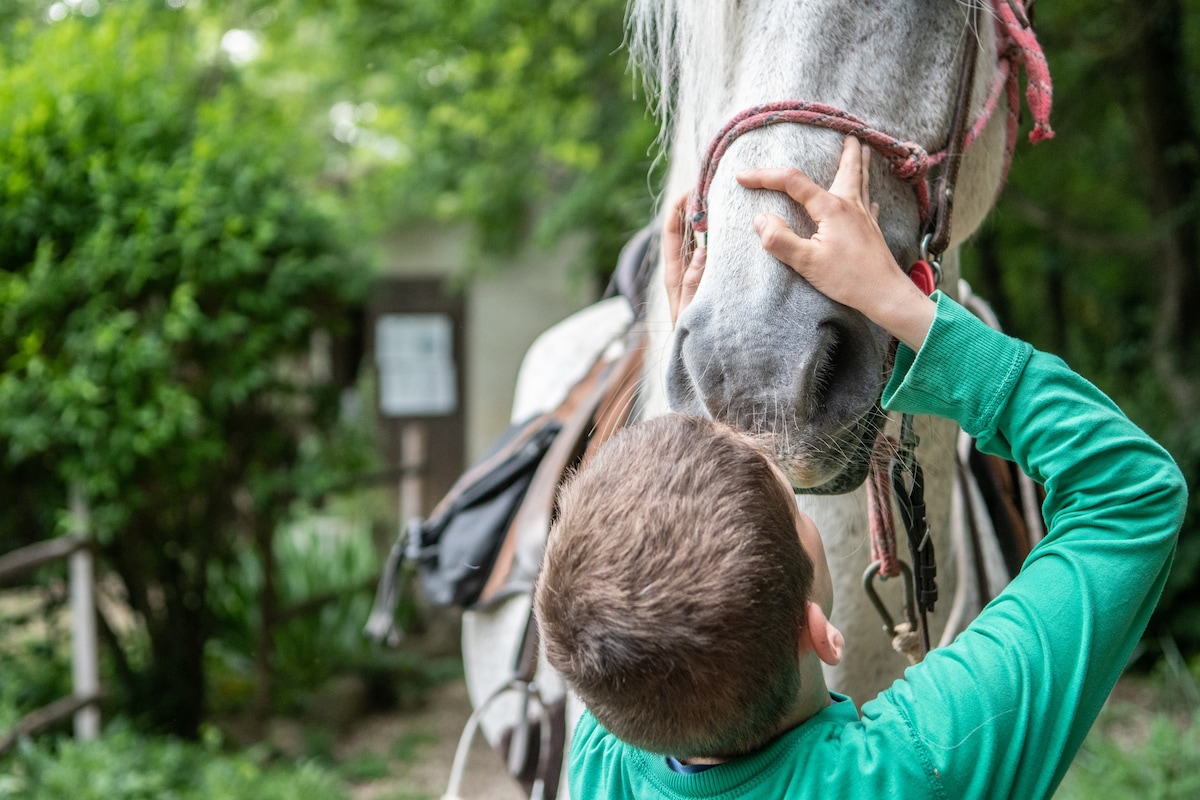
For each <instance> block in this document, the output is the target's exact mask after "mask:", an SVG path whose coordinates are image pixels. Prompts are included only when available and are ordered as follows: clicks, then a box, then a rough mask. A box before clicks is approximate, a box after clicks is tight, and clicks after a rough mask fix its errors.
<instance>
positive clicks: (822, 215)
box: [737, 136, 936, 350]
mask: <svg viewBox="0 0 1200 800" xmlns="http://www.w3.org/2000/svg"><path fill="white" fill-rule="evenodd" d="M869 164H870V151H869V150H867V149H866V148H865V147H863V146H862V145H861V144H860V143H859V142H858V140H857V139H855V138H853V137H850V136H848V137H846V141H845V144H844V146H843V147H842V158H841V161H840V162H839V164H838V171H837V175H836V176H834V179H833V184H832V185H831V186H830V187H829V190H828V191H826V190H825V189H823V188H821V187H820V186H818V185H817V184H816V183H815V182H813V180H812V179H811V178H809V177H808V176H807V175H805V174H804V173H803V172H801V171H800V170H798V169H792V168H787V169H755V170H749V171H746V172H741V173H738V175H737V180H738V182H739V183H740V184H741V185H742V186H745V187H746V188H747V189H770V190H774V191H781V192H786V193H787V195H788V196H789V197H791V198H792V199H793V200H795V201H796V202H797V203H800V204H801V205H802V206H804V208H805V210H806V211H808V214H809V216H810V217H812V219H813V222H815V223H816V225H817V230H816V232H815V233H814V234H813V235H812V237H811V238H809V239H804V238H802V237H800V236H799V235H797V234H796V233H795V232H794V231H793V230H792V229H791V228H789V227H788V225H787V223H786V222H784V221H783V220H782V219H780V218H779V217H777V216H775V215H773V214H759V215H758V216H757V217H755V219H754V227H755V230H757V231H758V234H759V236H760V237H761V239H762V243H763V247H764V248H765V249H766V251H767V252H769V253H770V254H771V255H773V256H775V257H776V258H778V259H779V260H780V261H782V262H783V263H784V264H787V265H788V266H789V267H791V268H792V269H793V270H795V271H796V272H797V273H798V274H799V275H800V276H801V277H803V278H804V279H805V280H807V281H808V282H809V283H811V284H812V285H813V288H815V289H816V290H817V291H819V292H821V293H822V294H824V295H826V296H827V297H829V298H831V299H832V300H836V301H837V302H839V303H843V304H845V305H847V306H850V307H851V308H855V309H857V310H859V311H861V312H862V313H863V314H865V315H866V316H867V318H868V319H870V320H872V321H873V322H875V323H876V324H877V325H879V326H880V327H882V328H884V329H885V330H887V331H888V332H889V333H891V334H892V335H893V336H895V337H896V338H898V339H899V340H900V341H902V342H904V343H905V344H906V345H908V346H909V347H911V348H913V349H914V350H918V349H920V347H921V344H922V343H923V342H924V341H925V335H926V334H927V333H928V332H929V327H930V325H932V324H933V318H934V315H935V313H936V306H935V304H934V303H933V301H932V300H930V299H929V298H928V297H926V296H925V294H924V293H923V292H922V291H921V290H920V289H918V288H917V287H916V285H914V284H913V282H912V281H911V280H909V278H908V276H907V275H906V274H905V273H904V272H902V271H901V270H900V267H899V265H898V264H896V260H895V259H894V258H893V257H892V253H891V251H890V250H889V249H888V246H887V243H886V242H885V241H884V238H883V232H882V231H881V230H880V229H879V223H878V222H877V220H876V217H877V216H878V206H875V205H873V204H872V203H871V198H870V193H869V182H868V176H869V174H870V173H869V171H868V169H867V167H868V166H869Z"/></svg>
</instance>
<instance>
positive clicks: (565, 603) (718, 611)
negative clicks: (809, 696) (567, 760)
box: [535, 414, 813, 758]
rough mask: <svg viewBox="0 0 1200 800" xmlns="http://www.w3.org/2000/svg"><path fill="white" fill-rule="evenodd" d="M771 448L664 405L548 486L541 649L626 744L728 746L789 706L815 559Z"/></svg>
mask: <svg viewBox="0 0 1200 800" xmlns="http://www.w3.org/2000/svg"><path fill="white" fill-rule="evenodd" d="M770 459H771V456H770V455H769V453H767V452H766V451H765V450H764V449H763V448H760V447H759V446H757V445H756V444H754V443H752V442H751V441H750V440H748V439H747V438H745V437H743V436H742V435H741V434H739V433H737V432H735V431H734V430H733V429H731V428H728V427H726V426H724V425H721V424H719V423H714V422H711V421H708V420H703V419H696V418H693V417H685V416H683V415H679V414H668V415H666V416H663V417H657V418H654V419H651V420H649V421H646V422H642V423H640V424H638V425H634V426H632V427H630V428H628V429H626V430H624V431H622V432H621V433H619V434H618V435H616V436H615V437H613V439H612V440H610V441H609V442H608V443H607V444H606V445H605V446H604V447H602V448H600V449H599V450H598V451H597V452H596V454H595V455H594V457H593V458H592V459H591V460H590V461H589V462H588V463H587V464H586V465H585V466H584V467H583V468H582V469H581V470H580V471H579V472H578V473H577V474H576V475H575V476H574V477H573V478H572V479H571V480H570V481H569V482H568V483H567V485H566V486H564V488H563V490H562V492H561V493H560V495H559V509H558V519H557V521H556V523H555V525H554V528H553V530H552V532H551V535H550V539H549V541H548V543H547V549H546V557H545V562H544V564H543V567H542V574H541V577H540V578H539V581H538V587H537V593H536V601H535V602H536V608H537V615H538V621H539V626H540V628H541V633H542V637H543V641H544V644H545V648H546V655H547V658H548V660H549V662H550V664H551V665H553V666H554V668H555V669H557V670H558V671H559V672H560V673H561V674H562V675H563V678H564V679H565V680H566V682H567V684H568V685H569V686H570V687H571V688H572V689H573V690H574V691H575V692H576V693H578V694H579V696H580V698H581V699H582V700H583V701H584V702H585V703H586V704H587V705H588V707H589V708H590V709H591V711H592V713H593V714H594V715H595V716H596V718H597V720H599V721H600V723H601V724H602V725H603V726H604V727H605V728H607V729H608V730H609V731H610V732H611V733H613V734H614V735H615V736H617V737H618V738H620V739H622V740H624V741H626V742H628V743H629V744H632V745H634V746H636V747H640V748H642V749H645V750H649V751H651V752H656V753H663V754H669V755H674V756H677V757H680V758H689V757H701V756H709V757H717V756H733V755H737V754H740V753H744V752H748V751H749V750H752V749H754V748H756V747H759V746H761V745H762V744H764V743H765V742H766V741H767V740H768V739H769V738H770V737H771V736H772V735H774V733H775V732H776V729H777V726H778V724H779V721H780V719H781V718H782V717H783V715H784V714H786V713H787V712H788V711H789V710H790V709H791V707H792V704H793V702H794V700H795V697H796V692H797V690H798V688H799V682H800V676H799V660H798V659H799V655H798V650H799V634H800V626H801V624H802V621H803V619H804V609H805V605H806V603H807V602H808V598H809V594H810V592H811V587H812V576H813V565H812V560H811V559H810V558H809V556H808V554H807V553H806V552H805V551H804V549H803V547H801V545H800V542H799V539H798V536H797V533H796V524H795V517H794V514H795V511H794V506H795V498H794V497H792V496H791V494H790V493H789V492H788V491H787V490H786V488H785V487H784V486H783V485H782V482H781V481H780V479H779V478H778V477H777V475H776V473H775V472H774V471H773V470H772V469H771V466H770Z"/></svg>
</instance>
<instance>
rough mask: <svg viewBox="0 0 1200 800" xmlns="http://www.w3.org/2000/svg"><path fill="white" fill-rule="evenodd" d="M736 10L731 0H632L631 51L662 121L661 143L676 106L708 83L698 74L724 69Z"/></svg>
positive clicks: (690, 102) (667, 137)
mask: <svg viewBox="0 0 1200 800" xmlns="http://www.w3.org/2000/svg"><path fill="white" fill-rule="evenodd" d="M736 10H737V3H736V2H730V0H630V3H629V11H628V14H627V20H626V23H627V30H628V38H627V42H628V45H629V52H630V57H631V61H632V64H633V67H634V69H635V70H636V71H637V72H638V73H640V75H641V77H642V82H643V85H644V86H645V88H646V91H647V93H648V94H649V96H650V98H651V100H652V103H653V107H654V111H655V115H656V116H657V117H658V119H659V122H660V124H661V130H660V137H661V140H662V143H664V144H665V143H666V142H668V141H669V140H670V128H671V126H672V125H673V124H675V122H676V116H677V114H676V112H677V110H679V109H681V108H688V107H691V106H692V105H694V104H695V102H696V101H697V100H698V97H697V94H698V93H699V92H700V91H703V88H702V87H704V86H706V85H708V81H707V80H701V79H700V76H701V74H703V75H704V76H705V77H708V76H711V75H713V74H717V75H723V74H725V73H726V71H727V69H728V64H727V63H726V62H727V59H728V58H729V57H730V53H729V48H728V46H727V43H726V42H727V35H728V33H729V31H730V28H731V26H732V25H733V24H734V22H735V20H734V19H733V15H734V14H735V13H736Z"/></svg>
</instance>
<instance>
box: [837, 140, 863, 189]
mask: <svg viewBox="0 0 1200 800" xmlns="http://www.w3.org/2000/svg"><path fill="white" fill-rule="evenodd" d="M863 172H864V170H863V147H862V144H861V143H860V142H859V141H858V139H855V138H854V137H853V136H847V137H846V138H845V139H844V140H843V141H842V158H841V160H840V161H839V162H838V169H837V174H836V175H834V176H833V184H832V185H831V186H830V187H829V193H830V194H836V195H838V196H839V197H854V196H855V195H858V194H861V193H862V192H863V191H864V189H863V180H864V178H863Z"/></svg>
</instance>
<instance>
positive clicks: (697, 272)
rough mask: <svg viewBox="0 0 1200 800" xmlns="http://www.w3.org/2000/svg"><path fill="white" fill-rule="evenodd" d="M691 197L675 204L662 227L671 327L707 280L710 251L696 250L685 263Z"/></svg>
mask: <svg viewBox="0 0 1200 800" xmlns="http://www.w3.org/2000/svg"><path fill="white" fill-rule="evenodd" d="M688 197H689V196H688V195H686V194H685V195H683V196H682V197H680V198H679V199H678V200H676V201H675V202H674V203H673V204H672V205H671V208H670V209H668V211H667V221H666V224H665V225H664V227H663V254H664V256H665V257H666V259H667V263H666V265H665V269H664V270H663V277H664V281H665V283H666V284H667V304H668V305H669V306H670V308H671V326H672V327H674V325H675V321H676V320H678V319H679V315H680V314H682V313H683V310H684V309H685V308H687V305H688V303H690V302H692V298H693V297H695V296H696V289H697V287H699V286H700V279H701V278H702V277H704V263H705V260H706V259H707V257H708V251H707V250H706V249H705V248H703V247H699V246H697V247H696V248H695V249H694V251H693V253H692V259H691V261H689V262H688V263H687V265H686V266H685V265H684V263H683V247H684V241H683V239H684V236H687V235H689V232H688V227H687V205H688Z"/></svg>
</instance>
